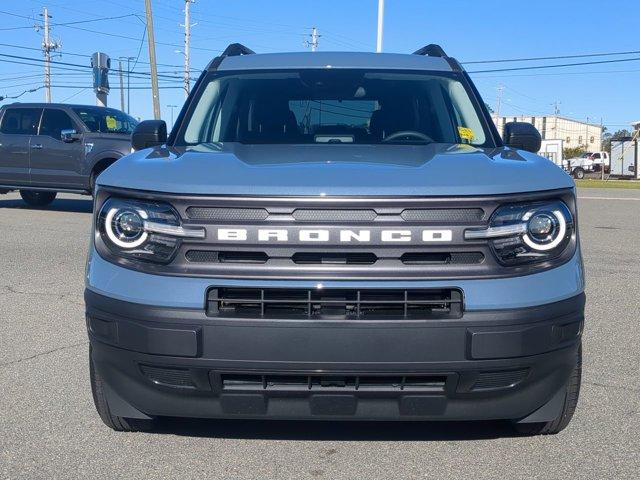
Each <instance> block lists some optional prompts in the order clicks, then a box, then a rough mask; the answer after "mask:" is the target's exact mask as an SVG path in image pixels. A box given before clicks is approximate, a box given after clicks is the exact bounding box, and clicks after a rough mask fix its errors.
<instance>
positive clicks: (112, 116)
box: [73, 106, 138, 134]
mask: <svg viewBox="0 0 640 480" xmlns="http://www.w3.org/2000/svg"><path fill="white" fill-rule="evenodd" d="M73 111H74V112H76V114H77V115H78V116H79V117H80V120H82V123H84V124H85V126H86V127H87V129H88V130H89V131H90V132H96V133H98V132H99V133H126V134H129V133H131V132H133V129H134V128H135V127H136V125H137V124H138V122H137V121H136V120H135V119H134V118H133V117H130V116H129V115H127V114H126V113H124V112H121V111H120V110H115V109H113V108H99V107H89V106H87V107H73Z"/></svg>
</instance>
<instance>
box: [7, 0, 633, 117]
mask: <svg viewBox="0 0 640 480" xmlns="http://www.w3.org/2000/svg"><path fill="white" fill-rule="evenodd" d="M43 5H47V6H48V7H49V11H50V14H51V15H52V16H53V19H52V23H53V24H56V23H68V22H79V21H90V22H88V23H75V24H73V25H68V26H61V25H60V26H55V27H54V28H53V29H52V30H53V35H52V36H53V38H54V39H58V40H60V41H61V42H62V48H61V50H60V52H61V53H62V56H61V57H58V58H56V61H61V62H68V63H74V64H78V63H79V64H87V65H88V62H89V58H88V57H84V56H81V55H90V54H91V53H93V52H94V51H97V50H100V51H103V52H105V53H107V54H109V55H110V56H111V57H112V58H117V57H119V56H133V57H135V56H137V54H138V49H139V47H140V39H141V37H142V35H143V31H144V24H143V23H142V21H141V20H139V19H138V18H136V17H134V16H129V17H125V18H119V19H112V20H104V21H103V20H97V19H98V18H100V17H113V16H122V15H128V14H138V15H140V17H141V18H143V16H144V1H143V0H106V1H98V0H66V1H65V0H51V1H42V0H20V1H11V2H10V1H8V0H4V1H2V2H0V11H2V12H8V13H10V14H13V15H9V14H7V13H0V43H1V44H3V45H0V54H9V55H19V56H23V57H32V58H42V54H41V53H40V52H39V51H37V50H29V49H27V48H16V47H11V46H6V45H5V44H11V45H19V46H21V47H28V48H36V49H37V48H39V47H40V42H41V39H42V35H41V33H37V32H36V31H35V30H34V29H33V28H25V27H29V26H30V25H33V24H34V21H35V20H30V19H29V17H31V18H33V19H40V18H41V17H39V16H38V14H39V13H41V11H42V6H43ZM525 5H526V6H525ZM183 6H184V2H183V0H153V7H154V15H155V30H156V41H157V42H158V43H159V44H158V46H157V52H158V62H160V63H161V64H163V65H162V66H160V67H159V70H160V72H161V73H163V74H164V75H168V76H175V75H178V76H179V75H181V71H180V65H181V64H182V61H183V60H182V58H183V57H182V55H181V54H180V53H176V52H175V50H178V49H180V48H181V45H182V42H183V38H184V37H183V30H182V28H181V27H180V25H179V24H180V23H182V21H183V17H182V15H183V14H182V10H183ZM191 10H192V21H193V22H197V25H196V26H195V27H193V29H192V32H193V35H192V48H193V52H192V53H193V54H192V66H193V67H194V68H196V69H201V68H203V67H204V66H205V65H206V64H207V63H208V61H209V60H210V59H211V58H212V57H213V56H215V55H216V54H217V53H218V52H219V51H220V50H222V49H224V47H225V46H226V45H227V44H228V43H231V42H241V43H244V44H246V45H247V46H249V47H250V48H253V49H254V50H256V51H257V52H272V51H296V50H304V49H305V46H304V43H303V42H304V41H305V40H306V39H307V35H308V34H309V33H310V30H311V27H312V26H316V27H318V29H319V32H320V34H321V35H322V37H321V38H320V47H319V49H320V50H365V51H372V50H374V49H375V33H376V15H377V0H339V1H338V0H315V1H308V0H297V1H293V0H278V1H259V0H234V1H230V0H196V3H195V4H193V5H192V8H191ZM633 10H634V4H633V2H632V1H629V0H627V1H619V0H609V1H607V2H602V1H595V0H582V1H578V0H555V1H549V0H538V1H535V2H513V1H500V0H482V1H478V0H448V1H443V0H441V1H436V0H421V1H419V0H386V16H385V37H384V51H387V52H412V51H413V50H415V49H417V48H418V47H420V46H423V45H425V44H427V43H439V44H441V45H442V46H443V47H444V48H445V50H446V51H447V52H448V53H449V54H450V55H452V56H455V57H457V58H458V59H459V60H460V61H462V62H465V61H476V60H492V59H511V58H529V57H539V56H556V55H575V54H587V53H604V52H622V51H633V50H640V39H639V37H638V26H639V24H638V19H639V18H640V17H639V16H638V13H637V11H636V12H634V11H633ZM24 17H27V18H24ZM8 29H11V30H8ZM88 30H91V31H88ZM96 32H103V33H96ZM622 58H628V59H636V60H634V61H628V62H622V63H610V64H602V65H588V66H579V67H571V68H559V69H549V70H532V71H523V72H507V73H475V74H472V77H473V78H474V80H475V81H476V84H477V85H478V88H479V89H480V91H481V93H482V95H483V96H484V98H485V100H486V101H487V103H488V104H489V105H491V106H492V107H493V108H495V106H496V97H497V87H498V86H500V85H503V86H504V93H503V103H502V113H503V114H505V115H519V114H529V115H542V114H549V113H552V111H553V106H552V104H553V103H554V102H556V101H558V102H561V103H560V112H561V114H562V115H566V116H569V117H575V118H578V119H581V120H585V119H586V118H587V117H589V119H590V120H591V121H594V122H595V123H600V120H601V119H602V120H603V121H604V123H605V125H607V126H608V127H609V129H610V130H617V129H620V128H627V127H628V124H629V123H630V122H631V121H635V120H640V91H639V90H640V87H639V85H640V54H635V55H626V56H616V57H600V58H585V59H569V60H546V61H540V62H533V61H529V62H523V63H515V64H513V63H510V64H497V65H496V64H489V65H467V67H466V68H467V70H469V71H470V72H473V71H476V70H486V69H493V68H503V67H519V66H530V65H540V64H556V63H573V62H582V61H594V60H614V59H622ZM6 60H15V61H20V60H16V59H9V58H7V57H2V56H0V95H12V94H19V93H20V92H22V91H24V90H26V89H29V88H34V87H37V86H39V85H41V84H42V79H41V77H40V76H38V75H40V74H41V72H42V67H41V66H40V65H39V62H33V61H24V63H33V64H36V63H38V65H37V66H36V65H22V64H15V63H6ZM147 61H148V55H147V46H146V44H144V45H143V46H142V49H141V54H140V62H139V63H138V65H136V67H135V70H136V71H148V65H147V64H146V63H141V62H147ZM69 68H71V69H72V70H62V69H54V70H53V80H52V83H53V85H67V86H69V87H72V88H54V90H53V99H54V101H63V100H67V101H70V102H77V103H90V104H92V103H94V102H95V99H94V96H93V92H92V90H91V88H87V89H84V90H83V86H85V85H86V86H88V87H90V85H91V76H90V70H88V69H87V72H86V73H84V72H77V71H74V70H76V68H75V67H69ZM110 83H111V87H112V90H111V94H110V96H109V105H110V106H114V107H119V105H120V97H119V90H118V89H117V88H116V87H117V85H118V78H117V76H116V75H111V76H110ZM132 84H133V85H134V86H135V87H138V88H137V89H136V90H132V97H131V113H132V114H133V115H134V116H136V117H140V118H150V117H151V116H152V108H151V94H150V91H149V90H148V89H143V88H145V87H148V85H149V81H148V80H146V79H142V78H141V79H134V80H132ZM161 85H162V86H163V87H180V85H181V84H180V81H179V80H177V79H175V80H173V79H171V78H166V79H164V80H163V81H162V83H161ZM43 99H44V92H43V90H39V91H37V92H34V93H28V94H25V95H23V96H22V97H21V98H20V100H21V101H41V100H43ZM183 100H184V98H183V94H182V91H181V90H180V89H179V88H163V89H162V90H161V92H160V101H161V106H162V109H163V117H164V118H165V119H166V120H167V121H170V117H171V113H170V109H169V108H168V107H167V105H182V102H183ZM176 114H177V112H176Z"/></svg>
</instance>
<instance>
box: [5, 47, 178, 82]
mask: <svg viewBox="0 0 640 480" xmlns="http://www.w3.org/2000/svg"><path fill="white" fill-rule="evenodd" d="M0 57H7V58H11V59H16V60H26V61H29V62H44V61H45V60H43V59H41V58H32V57H23V56H20V55H9V54H8V53H0ZM0 61H1V60H0ZM9 63H11V62H9ZM50 63H51V64H52V65H62V66H69V67H76V68H82V69H85V70H86V69H91V68H92V67H91V65H81V64H78V63H69V62H60V61H57V60H52V61H51V62H50ZM31 65H33V64H31ZM76 71H77V70H76ZM111 71H113V72H119V71H120V70H119V69H115V68H114V69H111ZM122 73H129V74H131V75H138V76H140V75H144V76H145V77H148V76H150V75H151V74H150V73H148V72H139V71H138V72H135V71H123V72H122ZM158 77H163V78H165V79H170V80H174V79H176V80H181V79H182V77H180V76H177V75H166V74H165V75H158Z"/></svg>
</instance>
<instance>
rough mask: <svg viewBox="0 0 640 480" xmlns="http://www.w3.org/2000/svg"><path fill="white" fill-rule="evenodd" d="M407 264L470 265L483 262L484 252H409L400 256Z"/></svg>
mask: <svg viewBox="0 0 640 480" xmlns="http://www.w3.org/2000/svg"><path fill="white" fill-rule="evenodd" d="M400 260H401V261H402V263H404V264H405V265H439V264H442V265H447V264H457V265H468V264H478V263H482V261H483V260H484V255H483V254H482V252H408V253H405V254H403V255H402V257H400Z"/></svg>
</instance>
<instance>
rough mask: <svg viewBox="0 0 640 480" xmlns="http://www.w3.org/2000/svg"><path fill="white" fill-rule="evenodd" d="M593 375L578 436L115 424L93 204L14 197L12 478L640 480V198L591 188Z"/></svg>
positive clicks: (5, 448) (7, 208)
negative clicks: (90, 285) (95, 304)
mask: <svg viewBox="0 0 640 480" xmlns="http://www.w3.org/2000/svg"><path fill="white" fill-rule="evenodd" d="M579 197H580V200H579V207H580V213H579V214H580V228H581V235H582V245H583V251H584V259H585V265H586V271H587V276H588V286H587V326H586V332H585V337H584V342H585V344H584V355H585V359H584V377H583V389H582V393H581V398H580V403H579V406H578V411H577V413H576V416H575V417H574V420H573V422H572V423H571V425H570V426H569V428H568V429H567V430H565V431H564V432H563V433H561V434H559V435H556V436H551V437H529V438H526V437H524V438H523V437H512V436H510V430H509V429H508V428H507V427H506V426H505V425H503V424H501V423H427V424H424V423H421V424H418V423H416V424H406V423H402V424H390V423H338V424H336V423H317V422H316V423H310V422H302V423H283V422H248V421H196V420H189V421H179V420H168V421H166V422H164V423H163V424H162V430H161V432H160V433H153V434H142V433H140V434H122V433H120V434H119V433H115V432H112V431H111V430H109V429H108V428H107V427H105V426H104V425H103V424H102V422H101V421H100V419H99V418H98V415H97V414H96V412H95V411H94V408H93V403H92V400H91V393H90V389H89V378H88V364H87V351H88V344H87V338H86V333H85V326H84V313H83V312H84V305H83V298H82V293H83V280H84V279H83V274H84V261H85V255H86V249H87V245H88V243H89V232H90V218H91V217H90V210H91V200H90V199H89V197H81V196H74V195H63V196H61V197H60V198H59V199H58V200H56V201H55V202H54V203H53V205H52V206H51V207H50V208H48V209H46V210H37V209H31V208H28V207H26V206H25V205H24V204H23V203H22V202H21V201H20V200H19V197H18V196H17V195H16V194H9V195H0V478H97V477H100V478H119V477H123V478H129V479H134V478H144V479H149V478H161V477H162V478H203V477H208V478H232V479H245V478H247V479H248V478H256V479H258V478H260V479H267V478H269V479H271V478H274V479H275V478H328V479H336V478H349V479H359V478H393V479H400V478H432V479H443V478H473V479H482V478H508V479H515V478H527V479H533V478H536V479H537V478H540V479H556V478H576V479H583V478H594V479H596V478H597V479H600V478H616V479H621V478H638V475H639V474H638V472H639V471H640V434H639V432H640V318H639V317H640V315H639V313H640V261H639V260H638V258H639V254H640V190H615V189H602V190H595V189H593V190H591V189H580V190H579Z"/></svg>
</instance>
